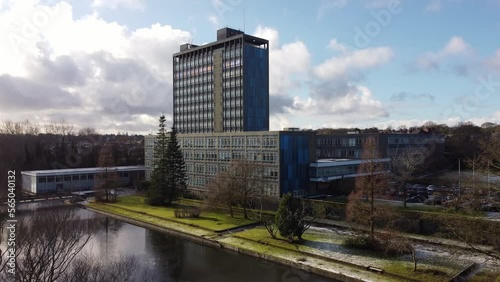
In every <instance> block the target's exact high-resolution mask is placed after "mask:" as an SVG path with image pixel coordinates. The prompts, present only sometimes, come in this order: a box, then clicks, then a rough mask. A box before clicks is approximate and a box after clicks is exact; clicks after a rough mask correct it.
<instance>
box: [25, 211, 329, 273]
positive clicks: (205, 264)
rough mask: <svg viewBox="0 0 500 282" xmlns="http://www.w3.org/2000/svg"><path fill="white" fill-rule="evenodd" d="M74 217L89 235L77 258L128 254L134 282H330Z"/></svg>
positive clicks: (100, 219)
mask: <svg viewBox="0 0 500 282" xmlns="http://www.w3.org/2000/svg"><path fill="white" fill-rule="evenodd" d="M60 208H61V209H64V208H67V207H60ZM50 209H52V207H47V208H42V209H37V208H36V207H34V208H31V207H30V208H27V209H26V210H25V213H26V212H28V211H29V210H31V211H34V212H36V213H43V212H44V211H45V210H50ZM20 216H21V217H22V215H20ZM77 217H78V219H77V220H81V221H82V222H86V223H87V224H89V225H91V226H92V227H93V230H94V231H95V232H94V234H93V236H92V239H91V240H90V242H89V243H88V244H87V245H86V246H85V248H84V249H83V250H82V253H81V255H88V256H90V257H92V260H94V261H99V262H102V263H104V264H106V263H109V262H111V261H116V260H117V259H118V258H119V257H124V256H131V255H133V256H135V257H136V258H137V259H138V261H139V264H140V267H141V269H138V270H137V271H136V274H135V275H136V281H142V280H141V277H142V275H143V273H144V270H147V272H148V273H152V274H154V277H155V281H169V282H170V281H182V282H190V281H207V282H211V281H214V282H215V281H217V282H225V281H231V282H233V281H266V282H267V281H271V282H273V281H275V282H278V281H279V282H307V281H331V280H330V279H326V278H323V277H319V276H316V275H312V274H309V273H305V272H303V271H299V270H295V269H292V268H289V267H285V266H282V265H279V264H275V263H271V262H267V261H264V260H259V259H257V258H253V257H250V256H247V255H242V254H236V253H233V252H228V251H225V250H221V249H216V248H212V247H207V246H203V245H199V244H196V243H193V242H191V241H188V240H184V239H181V238H177V237H174V236H169V235H166V234H164V233H161V232H157V231H154V230H149V229H145V228H142V227H138V226H134V225H131V224H128V223H125V222H122V221H119V220H116V219H113V218H108V217H105V216H102V215H100V214H96V213H94V212H91V211H88V210H84V209H79V210H78V211H77Z"/></svg>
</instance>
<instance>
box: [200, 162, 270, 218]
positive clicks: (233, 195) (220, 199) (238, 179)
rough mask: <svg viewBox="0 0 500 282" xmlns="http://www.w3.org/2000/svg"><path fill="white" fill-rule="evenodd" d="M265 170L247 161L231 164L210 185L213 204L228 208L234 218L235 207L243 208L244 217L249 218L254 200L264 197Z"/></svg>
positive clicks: (210, 196)
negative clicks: (263, 178)
mask: <svg viewBox="0 0 500 282" xmlns="http://www.w3.org/2000/svg"><path fill="white" fill-rule="evenodd" d="M263 174H264V168H263V167H262V165H261V164H258V163H254V162H251V161H247V160H238V161H234V162H232V163H231V164H230V166H229V168H228V169H227V170H225V171H222V172H219V173H218V174H217V176H216V177H215V178H214V179H212V181H211V182H210V183H209V185H208V190H209V193H210V194H211V195H209V199H210V201H211V202H212V203H219V204H221V205H223V206H225V207H227V208H228V209H229V211H230V214H231V216H233V207H232V206H233V205H237V206H239V207H241V209H242V210H243V216H244V217H245V218H248V209H249V208H250V207H251V204H252V200H254V199H258V198H259V197H261V196H262V192H263V191H262V177H263Z"/></svg>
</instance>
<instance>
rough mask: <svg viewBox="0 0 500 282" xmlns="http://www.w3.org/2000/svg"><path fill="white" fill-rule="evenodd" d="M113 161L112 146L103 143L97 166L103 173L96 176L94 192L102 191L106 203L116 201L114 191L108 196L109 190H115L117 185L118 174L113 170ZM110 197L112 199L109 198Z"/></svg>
mask: <svg viewBox="0 0 500 282" xmlns="http://www.w3.org/2000/svg"><path fill="white" fill-rule="evenodd" d="M115 165H116V163H115V159H114V154H113V146H112V144H110V143H104V145H103V146H102V148H101V150H100V152H99V159H98V160H97V166H98V167H99V168H101V169H103V172H101V173H98V174H97V175H96V177H97V179H96V180H95V186H94V189H95V190H104V192H105V199H106V201H110V200H113V201H115V200H116V197H114V196H116V191H115V193H113V195H110V191H109V190H110V189H113V188H116V187H117V186H118V183H119V177H118V173H117V171H116V168H115ZM110 196H112V197H110Z"/></svg>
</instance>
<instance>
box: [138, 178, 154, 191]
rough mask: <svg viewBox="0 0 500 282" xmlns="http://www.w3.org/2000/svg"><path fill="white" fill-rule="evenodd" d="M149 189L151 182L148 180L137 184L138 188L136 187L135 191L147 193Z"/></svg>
mask: <svg viewBox="0 0 500 282" xmlns="http://www.w3.org/2000/svg"><path fill="white" fill-rule="evenodd" d="M149 187H151V181H149V180H144V181H141V182H140V183H139V186H138V187H137V189H138V190H139V191H148V190H149Z"/></svg>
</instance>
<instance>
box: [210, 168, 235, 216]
mask: <svg viewBox="0 0 500 282" xmlns="http://www.w3.org/2000/svg"><path fill="white" fill-rule="evenodd" d="M235 185H236V183H235V179H234V178H233V177H231V175H230V173H229V172H228V171H227V170H225V171H219V172H218V173H217V175H216V176H215V177H214V178H213V179H211V180H210V182H209V183H208V185H207V188H208V198H207V201H206V204H207V205H209V206H222V207H225V208H227V209H228V211H229V215H230V216H231V217H234V208H233V207H234V206H235V205H236V204H237V201H236V191H235V190H234V189H233V187H234V186H235Z"/></svg>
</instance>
